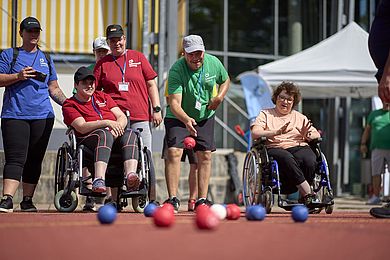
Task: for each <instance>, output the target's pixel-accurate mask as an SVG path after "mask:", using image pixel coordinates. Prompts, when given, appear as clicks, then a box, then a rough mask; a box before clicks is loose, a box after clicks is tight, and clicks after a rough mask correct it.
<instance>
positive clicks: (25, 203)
mask: <svg viewBox="0 0 390 260" xmlns="http://www.w3.org/2000/svg"><path fill="white" fill-rule="evenodd" d="M20 210H21V211H23V212H37V211H38V210H37V208H36V207H35V206H34V204H33V202H32V197H28V196H24V197H23V200H22V202H20Z"/></svg>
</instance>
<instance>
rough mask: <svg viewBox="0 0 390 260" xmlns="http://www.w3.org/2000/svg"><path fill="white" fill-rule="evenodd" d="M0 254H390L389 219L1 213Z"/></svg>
mask: <svg viewBox="0 0 390 260" xmlns="http://www.w3.org/2000/svg"><path fill="white" fill-rule="evenodd" d="M0 248H1V251H0V259H1V260H9V259H18V260H19V259H30V260H31V259H32V260H35V259H53V260H56V259H67V260H71V259H75V260H76V259H83V260H84V259H109V260H114V259H126V260H127V259H160V260H162V259H169V260H174V259H185V260H205V259H215V260H217V259H235V260H247V259H248V260H249V259H250V260H252V259H253V260H255V259H256V260H257V259H272V260H275V259H327V260H329V259H331V260H336V259H343V260H348V259H354V260H356V259H380V260H385V259H390V219H375V218H373V217H371V216H370V215H369V214H368V213H366V212H364V213H363V212H362V213H356V212H345V211H340V212H338V211H336V212H334V213H333V214H331V215H326V214H325V213H321V214H318V215H310V216H309V219H308V220H307V221H306V222H305V223H294V222H293V220H292V219H291V217H290V213H288V212H283V213H273V214H270V215H267V217H266V218H265V220H263V221H261V222H253V221H247V220H246V219H245V217H244V215H243V214H242V216H241V218H240V219H239V220H237V221H234V220H231V221H228V220H224V221H222V222H221V224H220V225H219V227H218V228H217V229H216V230H214V231H204V230H198V229H197V228H196V226H195V224H194V215H193V214H186V213H181V214H178V215H176V219H175V224H174V225H173V226H172V227H171V228H157V227H155V226H154V225H153V222H152V219H150V218H146V217H144V216H143V215H142V214H136V213H120V214H118V219H117V220H116V222H115V223H114V224H112V225H108V226H106V225H101V224H99V223H98V221H97V219H96V213H79V212H76V213H68V214H66V213H57V212H42V213H12V214H0Z"/></svg>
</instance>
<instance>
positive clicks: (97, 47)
mask: <svg viewBox="0 0 390 260" xmlns="http://www.w3.org/2000/svg"><path fill="white" fill-rule="evenodd" d="M92 49H93V54H94V55H95V63H93V64H91V65H89V66H88V67H87V68H88V69H91V70H92V71H93V69H94V68H95V65H96V63H97V62H98V61H99V60H101V59H102V58H103V57H105V56H106V55H107V54H110V53H111V50H110V47H109V46H108V44H107V39H106V37H102V36H100V37H97V38H96V39H95V40H94V41H93V43H92Z"/></svg>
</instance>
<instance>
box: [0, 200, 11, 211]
mask: <svg viewBox="0 0 390 260" xmlns="http://www.w3.org/2000/svg"><path fill="white" fill-rule="evenodd" d="M13 211H14V203H13V202H12V198H11V197H9V196H3V198H2V199H1V201H0V212H5V213H10V212H13Z"/></svg>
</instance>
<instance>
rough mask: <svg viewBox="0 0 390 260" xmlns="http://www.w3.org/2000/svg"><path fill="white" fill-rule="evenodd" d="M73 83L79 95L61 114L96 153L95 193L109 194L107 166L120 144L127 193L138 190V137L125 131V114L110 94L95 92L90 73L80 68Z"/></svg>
mask: <svg viewBox="0 0 390 260" xmlns="http://www.w3.org/2000/svg"><path fill="white" fill-rule="evenodd" d="M74 82H75V88H76V90H77V93H76V94H74V96H73V97H71V98H68V99H67V100H66V101H65V102H64V104H63V106H62V113H63V115H64V122H65V124H66V125H67V126H71V127H73V128H74V129H75V131H76V138H77V143H78V145H81V144H82V145H84V146H86V147H87V148H89V149H90V150H91V151H94V169H95V178H94V180H93V182H92V191H94V192H98V193H103V192H105V191H106V185H105V173H106V169H107V163H108V161H109V158H110V154H111V149H112V147H113V146H114V145H115V143H116V142H119V143H120V146H121V148H122V155H123V158H125V160H124V169H125V172H124V174H125V176H124V177H125V180H126V182H125V183H126V185H127V189H128V190H129V191H132V190H136V189H138V187H139V183H140V181H139V177H138V175H137V174H136V169H137V162H138V146H137V137H136V134H135V133H133V131H132V130H131V129H125V128H126V125H127V119H126V116H125V114H124V113H123V112H122V111H121V109H120V108H119V107H118V106H117V104H116V103H115V102H114V101H113V100H112V98H111V97H110V96H109V95H108V94H105V93H103V92H100V91H96V92H95V77H94V75H93V72H92V71H91V70H90V69H88V68H86V67H81V68H79V69H78V70H77V71H76V73H75V75H74Z"/></svg>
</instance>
